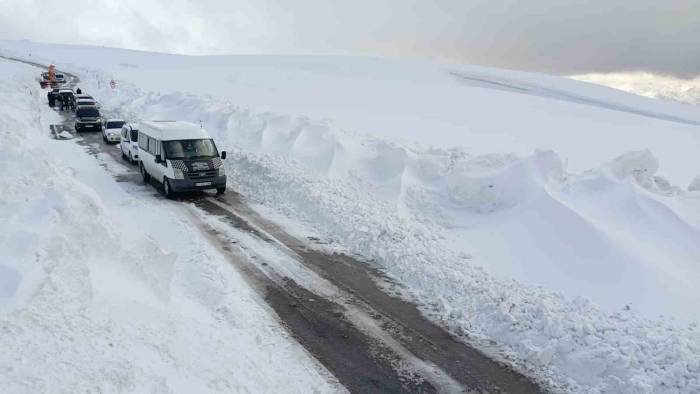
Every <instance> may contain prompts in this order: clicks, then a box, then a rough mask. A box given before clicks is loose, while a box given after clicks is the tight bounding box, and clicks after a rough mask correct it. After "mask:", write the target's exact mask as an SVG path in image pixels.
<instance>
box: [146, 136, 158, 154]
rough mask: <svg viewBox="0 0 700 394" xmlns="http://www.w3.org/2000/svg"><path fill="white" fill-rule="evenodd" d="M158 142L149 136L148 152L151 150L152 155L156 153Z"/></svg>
mask: <svg viewBox="0 0 700 394" xmlns="http://www.w3.org/2000/svg"><path fill="white" fill-rule="evenodd" d="M157 142H158V141H156V140H155V139H153V138H151V137H148V152H150V153H151V154H152V155H155V154H156V145H157Z"/></svg>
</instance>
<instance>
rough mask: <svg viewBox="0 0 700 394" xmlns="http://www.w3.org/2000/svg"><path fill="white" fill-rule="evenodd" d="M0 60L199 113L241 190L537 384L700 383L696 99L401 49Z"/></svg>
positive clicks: (63, 54)
mask: <svg viewBox="0 0 700 394" xmlns="http://www.w3.org/2000/svg"><path fill="white" fill-rule="evenodd" d="M0 54H5V55H10V56H17V57H21V58H25V59H27V58H29V56H30V54H31V59H32V60H35V61H40V62H45V63H55V64H57V65H58V67H59V68H61V69H64V70H68V71H72V72H75V73H76V74H78V75H79V76H80V77H81V79H82V80H83V83H84V84H85V86H84V87H85V88H87V90H89V91H91V92H93V93H94V94H95V95H96V96H97V98H98V99H99V100H100V101H101V102H102V103H103V104H104V106H105V108H110V109H112V110H113V111H116V112H117V113H119V114H120V115H121V116H122V117H125V118H128V119H133V120H140V119H153V118H156V119H157V118H160V119H164V118H176V119H182V120H189V121H193V122H200V121H201V122H202V123H203V124H204V126H205V127H206V128H207V129H208V130H209V131H210V132H212V133H213V134H214V135H215V136H216V139H217V143H218V144H219V146H221V147H222V148H223V149H225V150H228V151H229V152H230V153H232V154H231V159H232V160H227V164H226V165H227V170H228V171H229V173H230V174H232V179H231V181H230V182H231V186H232V187H233V188H235V189H237V190H239V191H240V192H241V193H242V194H244V195H245V196H246V197H247V198H248V199H250V200H251V201H254V202H256V203H258V204H260V205H261V206H262V208H261V209H274V210H277V211H279V212H281V213H283V214H285V215H287V216H288V217H289V218H291V219H292V220H296V221H303V222H304V223H305V225H307V226H310V227H313V228H314V229H315V230H316V231H319V232H321V233H322V234H323V235H324V236H326V237H328V238H330V239H331V240H333V241H334V242H335V247H338V248H343V249H346V250H349V251H351V252H354V253H357V254H360V255H362V256H364V257H366V258H367V259H370V260H372V261H374V262H376V263H377V264H378V265H379V266H380V267H382V268H383V269H384V270H385V271H386V272H387V273H388V274H389V275H390V276H392V277H393V278H395V279H397V281H398V282H400V283H402V284H403V285H405V287H406V289H405V296H406V297H408V298H411V299H414V300H416V302H418V303H419V304H420V305H421V308H422V310H423V312H424V313H425V314H427V315H429V316H430V317H432V318H433V319H435V320H436V321H438V322H440V323H441V324H443V325H444V326H447V327H449V328H450V329H452V330H453V331H455V332H460V333H466V335H468V336H469V337H470V338H471V339H472V340H473V341H475V342H477V343H481V344H488V345H489V348H491V349H495V350H494V352H497V353H498V355H500V356H501V357H505V358H507V359H508V360H509V361H510V362H512V363H513V364H514V365H516V366H517V367H518V368H520V369H522V370H526V371H529V372H530V373H532V374H534V375H536V376H537V377H538V378H540V379H541V380H542V381H549V382H553V383H554V384H555V385H557V386H559V387H567V388H569V389H571V390H573V391H583V392H678V391H681V392H693V391H697V390H700V366H699V365H700V330H699V329H698V326H697V325H696V324H693V322H697V321H700V309H698V308H697V305H698V303H700V292H698V291H697V283H699V281H700V264H698V262H700V242H698V241H699V240H700V178H698V177H699V176H700V156H699V155H698V151H700V110H698V108H696V107H694V106H688V105H680V104H677V103H672V102H659V101H654V100H651V99H648V98H644V97H639V96H636V95H632V94H628V93H624V92H620V91H617V90H613V89H609V88H605V87H600V86H594V85H591V84H586V83H581V82H578V81H573V80H567V79H561V78H554V77H548V76H543V75H537V74H529V73H521V72H515V71H505V70H495V69H488V68H482V67H469V66H455V65H436V64H430V63H421V62H404V61H397V60H379V59H365V58H351V57H347V58H344V57H336V58H332V57H274V56H250V57H248V56H225V57H185V56H173V55H164V54H153V53H145V52H134V51H125V50H115V49H106V48H92V47H78V46H61V45H45V44H35V43H29V42H8V41H2V42H0ZM111 79H115V80H116V81H117V83H118V87H117V89H114V90H112V89H110V88H109V86H108V81H110V80H111ZM662 315H663V317H662Z"/></svg>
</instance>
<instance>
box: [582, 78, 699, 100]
mask: <svg viewBox="0 0 700 394" xmlns="http://www.w3.org/2000/svg"><path fill="white" fill-rule="evenodd" d="M571 78H573V79H576V80H579V81H585V82H591V83H596V84H599V85H603V86H609V87H611V88H615V89H620V90H624V91H625V92H630V93H634V94H638V95H640V96H645V97H651V98H655V99H663V100H674V101H678V102H681V103H687V104H700V77H697V78H693V79H680V78H675V77H671V76H665V75H656V74H651V73H645V72H627V73H623V72H619V73H592V74H580V75H572V76H571Z"/></svg>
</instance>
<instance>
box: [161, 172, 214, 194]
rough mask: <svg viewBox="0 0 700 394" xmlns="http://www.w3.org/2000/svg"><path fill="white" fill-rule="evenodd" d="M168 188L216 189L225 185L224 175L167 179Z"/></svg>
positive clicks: (180, 189) (181, 189) (188, 189)
mask: <svg viewBox="0 0 700 394" xmlns="http://www.w3.org/2000/svg"><path fill="white" fill-rule="evenodd" d="M168 181H169V182H170V189H171V190H172V191H174V192H189V191H193V190H206V189H218V188H221V187H225V186H226V175H224V176H215V177H211V178H202V179H168Z"/></svg>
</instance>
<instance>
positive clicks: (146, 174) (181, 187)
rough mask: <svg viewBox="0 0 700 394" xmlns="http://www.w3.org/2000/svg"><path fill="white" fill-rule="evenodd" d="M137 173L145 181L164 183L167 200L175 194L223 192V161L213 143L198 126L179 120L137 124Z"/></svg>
mask: <svg viewBox="0 0 700 394" xmlns="http://www.w3.org/2000/svg"><path fill="white" fill-rule="evenodd" d="M138 140H139V141H138V142H139V170H140V171H141V176H142V177H143V180H144V182H148V181H150V179H151V178H153V179H155V180H156V181H157V182H159V183H162V184H163V192H164V193H165V195H166V196H167V197H171V196H172V195H173V194H174V193H177V192H183V191H191V190H204V189H216V192H217V193H218V194H222V193H224V192H225V191H226V173H225V172H224V163H223V162H222V160H223V159H226V152H221V155H219V151H218V150H217V149H216V144H214V140H213V139H212V138H211V137H210V136H209V134H208V133H207V132H206V130H204V129H203V128H202V127H200V126H199V125H196V124H194V123H188V122H181V121H150V122H141V123H140V124H139V136H138Z"/></svg>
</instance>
